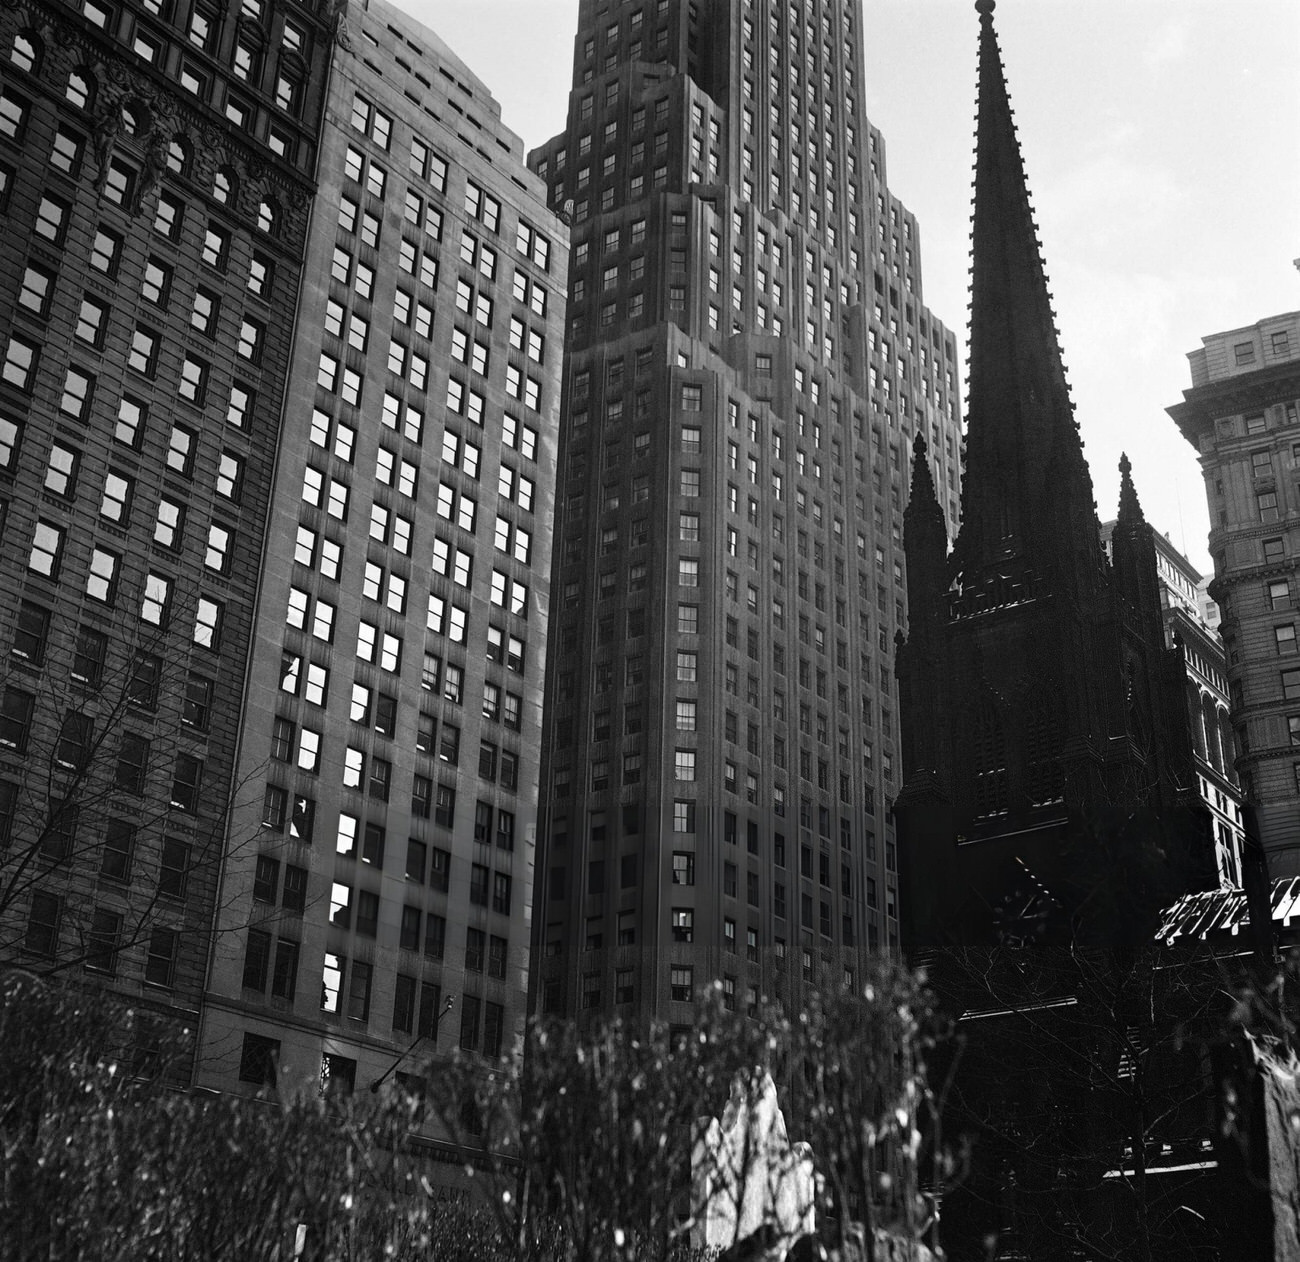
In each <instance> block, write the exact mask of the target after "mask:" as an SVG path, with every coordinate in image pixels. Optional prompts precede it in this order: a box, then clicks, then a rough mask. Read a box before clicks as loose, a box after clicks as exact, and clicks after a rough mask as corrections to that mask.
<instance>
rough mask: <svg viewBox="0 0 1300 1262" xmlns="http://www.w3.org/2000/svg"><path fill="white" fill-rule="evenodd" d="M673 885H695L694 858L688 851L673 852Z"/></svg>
mask: <svg viewBox="0 0 1300 1262" xmlns="http://www.w3.org/2000/svg"><path fill="white" fill-rule="evenodd" d="M673 884H674V885H694V884H695V856H694V854H691V853H690V852H688V851H683V850H675V851H674V852H673Z"/></svg>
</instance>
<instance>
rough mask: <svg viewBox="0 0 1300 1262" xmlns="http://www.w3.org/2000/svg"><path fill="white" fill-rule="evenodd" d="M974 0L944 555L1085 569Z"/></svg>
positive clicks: (1031, 249)
mask: <svg viewBox="0 0 1300 1262" xmlns="http://www.w3.org/2000/svg"><path fill="white" fill-rule="evenodd" d="M975 7H976V9H977V10H978V12H979V14H980V43H979V101H978V122H977V128H976V149H975V209H974V218H973V225H972V246H971V324H970V388H969V396H968V399H967V413H966V415H967V422H968V436H967V461H966V477H965V480H964V485H963V504H962V518H963V525H962V529H961V534H960V536H959V538H958V541H957V545H956V549H955V555H954V564H955V565H956V567H957V569H958V571H959V572H961V573H963V574H964V575H965V577H966V579H967V580H968V581H974V580H975V578H976V574H977V572H978V571H979V570H980V569H981V568H983V567H986V566H990V565H999V566H1005V564H1006V562H1007V560H1008V559H1009V558H1013V557H1015V558H1019V562H1020V564H1021V565H1022V566H1023V567H1024V568H1026V569H1028V570H1032V571H1035V572H1038V573H1039V574H1040V575H1047V574H1050V573H1052V572H1059V571H1060V570H1061V569H1062V568H1071V569H1075V568H1076V567H1075V566H1074V565H1072V564H1071V560H1073V561H1076V562H1077V561H1083V562H1084V564H1085V566H1086V567H1087V568H1090V569H1092V570H1093V571H1094V572H1096V571H1098V570H1099V568H1100V566H1101V554H1100V548H1099V546H1098V545H1097V544H1096V530H1097V525H1096V521H1097V518H1096V508H1095V506H1094V504H1093V498H1092V481H1091V478H1090V477H1089V474H1088V468H1087V464H1086V463H1085V461H1084V459H1083V450H1082V442H1081V440H1080V438H1079V433H1078V427H1077V425H1076V423H1075V420H1074V412H1073V406H1072V404H1071V402H1070V396H1069V387H1068V386H1067V384H1066V379H1065V368H1064V364H1063V362H1062V359H1061V349H1060V344H1059V342H1058V340H1057V332H1056V326H1055V322H1054V315H1053V311H1052V304H1051V295H1050V293H1049V291H1048V288H1047V274H1046V270H1045V268H1044V265H1043V258H1042V253H1041V250H1040V248H1039V243H1038V236H1037V230H1036V228H1035V225H1034V217H1033V210H1032V207H1031V205H1030V201H1029V192H1028V186H1027V183H1026V179H1025V168H1024V162H1023V159H1022V157H1021V152H1020V144H1019V141H1018V139H1017V136H1016V129H1015V123H1014V121H1013V116H1012V110H1011V103H1010V100H1009V98H1008V95H1007V86H1006V80H1005V77H1004V74H1003V67H1002V56H1001V53H1000V51H999V48H998V40H997V34H996V32H995V31H994V28H993V7H994V5H993V0H977V2H976V6H975ZM1089 525H1090V526H1091V538H1092V543H1091V544H1089V543H1088V541H1087V538H1086V536H1087V535H1088V534H1089V530H1088V527H1089ZM1080 534H1083V535H1084V536H1085V538H1084V539H1082V540H1081V539H1080V538H1079V535H1080Z"/></svg>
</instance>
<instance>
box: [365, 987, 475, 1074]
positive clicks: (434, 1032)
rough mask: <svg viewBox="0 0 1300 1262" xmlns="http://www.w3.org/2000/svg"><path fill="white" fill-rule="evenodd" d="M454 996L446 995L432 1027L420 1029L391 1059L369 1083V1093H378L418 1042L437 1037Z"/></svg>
mask: <svg viewBox="0 0 1300 1262" xmlns="http://www.w3.org/2000/svg"><path fill="white" fill-rule="evenodd" d="M455 998H456V996H455V995H448V996H447V1002H446V1003H445V1004H443V1005H442V1011H441V1012H440V1013H438V1015H437V1016H436V1017H434V1019H433V1029H431V1030H429V1031H428V1032H427V1033H425V1031H423V1030H421V1031H420V1033H419V1034H418V1035H417V1036H416V1039H415V1042H414V1043H412V1044H411V1046H410V1047H408V1048H407V1049H406V1051H404V1052H403V1053H402V1054H401V1055H400V1056H399V1057H398V1058H397V1059H396V1060H395V1061H393V1063H392V1064H391V1065H389V1066H388V1068H387V1069H385V1070H384V1072H383V1073H382V1074H380V1075H379V1077H378V1078H376V1079H375V1080H374V1082H372V1083H371V1084H370V1094H371V1095H378V1094H379V1088H380V1087H382V1086H383V1085H384V1081H385V1079H386V1078H387V1077H388V1075H389V1074H391V1073H392V1072H393V1070H394V1069H396V1068H397V1067H398V1065H400V1064H401V1063H402V1062H403V1061H404V1060H405V1059H406V1058H407V1057H408V1056H409V1055H410V1054H411V1053H412V1052H413V1051H415V1049H416V1048H417V1047H419V1046H420V1044H421V1043H423V1042H424V1040H425V1039H426V1038H437V1037H438V1026H439V1025H441V1024H442V1019H443V1017H445V1016H446V1015H447V1013H449V1012H450V1011H451V1005H452V1003H453V1002H454V1001H455Z"/></svg>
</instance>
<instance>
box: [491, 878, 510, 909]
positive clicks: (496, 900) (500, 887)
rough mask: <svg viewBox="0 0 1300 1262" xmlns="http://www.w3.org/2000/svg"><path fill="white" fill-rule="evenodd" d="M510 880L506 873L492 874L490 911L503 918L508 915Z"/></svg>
mask: <svg viewBox="0 0 1300 1262" xmlns="http://www.w3.org/2000/svg"><path fill="white" fill-rule="evenodd" d="M510 890H511V879H510V874H509V873H508V872H494V873H493V874H492V910H493V911H499V912H500V913H501V914H502V915H503V916H508V915H510V897H511V893H510Z"/></svg>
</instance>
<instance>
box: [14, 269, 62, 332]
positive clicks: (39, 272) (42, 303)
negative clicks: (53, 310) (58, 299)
mask: <svg viewBox="0 0 1300 1262" xmlns="http://www.w3.org/2000/svg"><path fill="white" fill-rule="evenodd" d="M54 279H55V278H54V273H53V272H51V271H48V270H47V269H46V268H43V267H39V266H38V265H37V264H35V263H29V264H28V265H27V268H26V270H25V271H24V272H23V282H22V288H21V289H20V290H19V293H18V305H19V306H21V307H23V308H25V309H26V310H28V311H31V312H33V313H34V314H35V315H38V316H40V317H41V318H42V319H44V318H45V317H46V316H47V315H49V313H50V300H51V299H52V298H53V296H54Z"/></svg>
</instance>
